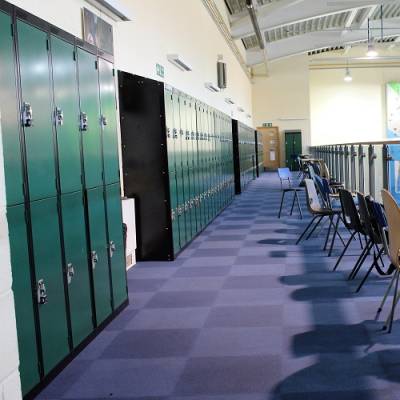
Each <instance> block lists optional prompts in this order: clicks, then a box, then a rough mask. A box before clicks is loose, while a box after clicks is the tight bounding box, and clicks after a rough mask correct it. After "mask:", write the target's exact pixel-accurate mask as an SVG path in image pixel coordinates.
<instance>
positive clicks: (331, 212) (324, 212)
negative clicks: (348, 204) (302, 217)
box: [312, 208, 342, 215]
mask: <svg viewBox="0 0 400 400" xmlns="http://www.w3.org/2000/svg"><path fill="white" fill-rule="evenodd" d="M341 212H342V210H334V209H331V208H317V209H315V210H313V211H312V213H313V214H317V215H337V214H340V213H341Z"/></svg>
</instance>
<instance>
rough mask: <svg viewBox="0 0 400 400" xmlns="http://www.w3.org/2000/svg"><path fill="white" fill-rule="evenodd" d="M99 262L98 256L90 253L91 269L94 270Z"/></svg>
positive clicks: (93, 252)
mask: <svg viewBox="0 0 400 400" xmlns="http://www.w3.org/2000/svg"><path fill="white" fill-rule="evenodd" d="M98 262H99V256H98V255H97V253H96V252H95V251H92V269H95V268H96V264H97V263H98Z"/></svg>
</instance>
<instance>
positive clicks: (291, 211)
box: [290, 191, 296, 216]
mask: <svg viewBox="0 0 400 400" xmlns="http://www.w3.org/2000/svg"><path fill="white" fill-rule="evenodd" d="M295 200H296V191H294V195H293V201H292V208H291V209H290V216H292V215H293V208H294V202H295Z"/></svg>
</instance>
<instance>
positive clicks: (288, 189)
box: [282, 187, 304, 192]
mask: <svg viewBox="0 0 400 400" xmlns="http://www.w3.org/2000/svg"><path fill="white" fill-rule="evenodd" d="M303 189H304V188H298V187H297V188H286V189H282V190H283V191H284V192H303Z"/></svg>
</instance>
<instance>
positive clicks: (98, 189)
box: [0, 3, 127, 395]
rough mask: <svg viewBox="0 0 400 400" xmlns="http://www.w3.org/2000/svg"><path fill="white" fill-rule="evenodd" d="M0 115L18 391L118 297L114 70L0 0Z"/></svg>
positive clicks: (122, 292) (121, 280)
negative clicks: (17, 366) (19, 381)
mask: <svg viewBox="0 0 400 400" xmlns="http://www.w3.org/2000/svg"><path fill="white" fill-rule="evenodd" d="M1 7H2V11H0V109H1V124H2V141H3V147H4V155H5V164H4V166H5V179H6V195H7V219H8V225H9V232H10V246H11V264H12V265H11V266H12V275H13V292H14V300H15V311H16V321H17V334H18V345H19V355H20V375H21V383H22V390H23V394H24V395H26V394H27V393H32V392H34V391H35V390H36V389H37V388H38V387H40V386H41V385H42V383H43V382H45V381H46V380H47V377H48V376H49V375H50V374H51V372H52V371H54V370H55V369H56V368H58V367H59V366H60V365H61V364H62V363H63V362H64V361H65V360H66V359H67V358H68V356H69V355H70V354H71V353H73V352H74V350H75V349H76V348H77V347H78V346H79V345H80V344H82V343H83V341H84V340H85V339H87V338H88V337H90V335H91V334H92V333H93V332H94V331H95V329H96V328H98V327H100V326H101V325H102V323H103V322H104V321H105V320H106V319H107V318H109V317H110V316H111V315H112V314H113V312H115V311H116V310H117V309H118V308H119V307H120V306H122V305H123V304H124V303H125V302H126V300H127V287H126V271H125V255H124V241H123V231H122V214H121V197H120V183H119V161H118V148H117V143H118V138H117V130H116V124H117V116H116V98H115V85H114V69H113V65H112V63H111V62H110V61H109V60H107V59H105V58H102V57H99V55H98V53H97V49H95V48H93V47H90V46H87V48H86V47H85V46H84V45H83V43H80V42H79V40H78V39H75V38H73V37H71V36H70V35H68V34H66V33H64V32H62V31H60V30H58V29H57V28H55V27H52V26H51V25H49V24H47V23H45V22H44V21H41V20H39V19H38V18H36V17H33V16H31V15H29V14H27V13H26V12H23V11H21V10H19V9H18V8H16V7H13V6H10V5H8V4H7V3H4V5H3V3H2V6H1Z"/></svg>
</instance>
